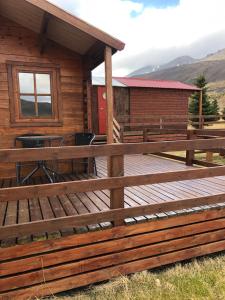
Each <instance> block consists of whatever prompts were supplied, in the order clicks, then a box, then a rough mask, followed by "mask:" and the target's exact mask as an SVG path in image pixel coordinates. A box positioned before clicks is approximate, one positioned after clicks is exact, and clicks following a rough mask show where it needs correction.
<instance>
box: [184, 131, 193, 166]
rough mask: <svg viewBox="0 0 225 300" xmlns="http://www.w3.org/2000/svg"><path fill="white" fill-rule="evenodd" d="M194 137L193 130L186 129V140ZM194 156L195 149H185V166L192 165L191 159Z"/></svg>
mask: <svg viewBox="0 0 225 300" xmlns="http://www.w3.org/2000/svg"><path fill="white" fill-rule="evenodd" d="M193 137H194V132H193V130H188V131H187V140H191V139H193ZM194 157H195V150H186V165H187V166H192V165H193V160H194Z"/></svg>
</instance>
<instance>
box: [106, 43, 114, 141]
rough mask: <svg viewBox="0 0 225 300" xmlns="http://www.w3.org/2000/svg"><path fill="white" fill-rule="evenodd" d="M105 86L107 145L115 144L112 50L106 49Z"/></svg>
mask: <svg viewBox="0 0 225 300" xmlns="http://www.w3.org/2000/svg"><path fill="white" fill-rule="evenodd" d="M105 86H106V100H107V143H108V144H112V143H113V88H112V49H111V48H110V47H108V46H106V47H105Z"/></svg>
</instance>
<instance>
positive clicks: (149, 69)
mask: <svg viewBox="0 0 225 300" xmlns="http://www.w3.org/2000/svg"><path fill="white" fill-rule="evenodd" d="M196 61H197V60H196V59H194V58H193V57H190V56H180V57H177V58H175V59H173V60H172V61H170V62H168V63H166V64H164V65H149V66H146V67H144V68H141V69H138V70H136V71H134V72H132V73H130V74H129V75H128V77H136V76H138V77H141V76H145V75H147V74H149V73H153V72H154V73H155V72H158V71H162V70H166V69H169V68H173V67H178V66H182V65H187V64H192V63H194V62H196Z"/></svg>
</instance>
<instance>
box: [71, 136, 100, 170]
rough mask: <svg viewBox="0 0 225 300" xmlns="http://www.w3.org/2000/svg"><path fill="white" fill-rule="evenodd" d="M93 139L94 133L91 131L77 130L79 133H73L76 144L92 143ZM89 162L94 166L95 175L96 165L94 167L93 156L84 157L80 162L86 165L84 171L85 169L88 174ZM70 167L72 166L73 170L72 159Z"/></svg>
mask: <svg viewBox="0 0 225 300" xmlns="http://www.w3.org/2000/svg"><path fill="white" fill-rule="evenodd" d="M94 139H95V134H94V133H91V132H79V133H75V134H74V143H75V145H76V146H85V145H92V144H93V142H94ZM91 162H92V164H93V167H94V173H95V175H97V167H96V161H95V157H91V158H84V160H83V161H82V162H80V163H82V164H85V165H86V171H87V174H88V175H89V170H90V163H91ZM72 168H73V172H74V160H73V162H72Z"/></svg>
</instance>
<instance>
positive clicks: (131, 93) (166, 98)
mask: <svg viewBox="0 0 225 300" xmlns="http://www.w3.org/2000/svg"><path fill="white" fill-rule="evenodd" d="M92 84H93V94H92V99H93V100H92V103H93V109H92V111H93V115H92V120H93V130H94V132H96V133H98V134H105V133H106V103H105V102H106V101H105V98H106V97H105V87H104V85H105V82H104V78H101V77H94V78H93V79H92ZM112 85H113V92H114V115H115V116H116V118H117V119H118V120H121V122H123V121H125V122H127V123H128V122H130V123H133V124H135V123H137V117H139V123H140V121H141V123H146V122H148V123H149V124H151V123H152V124H155V126H156V127H157V125H158V127H159V125H160V124H159V123H160V122H159V120H160V118H163V117H169V118H170V120H167V124H165V126H166V127H167V128H168V125H170V124H169V122H170V123H172V122H173V121H174V117H175V118H176V116H181V117H183V119H185V117H186V119H187V117H188V99H189V97H190V96H191V94H193V93H194V92H195V91H199V89H198V88H197V87H196V86H193V85H189V84H185V83H182V82H179V81H165V80H147V79H141V78H129V77H113V81H112ZM149 118H152V122H150V121H149ZM165 121H166V120H165ZM180 123H182V122H180ZM161 125H162V124H161ZM171 125H172V124H171ZM174 127H176V128H179V127H180V128H187V125H186V124H180V125H179V124H175V126H174Z"/></svg>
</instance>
